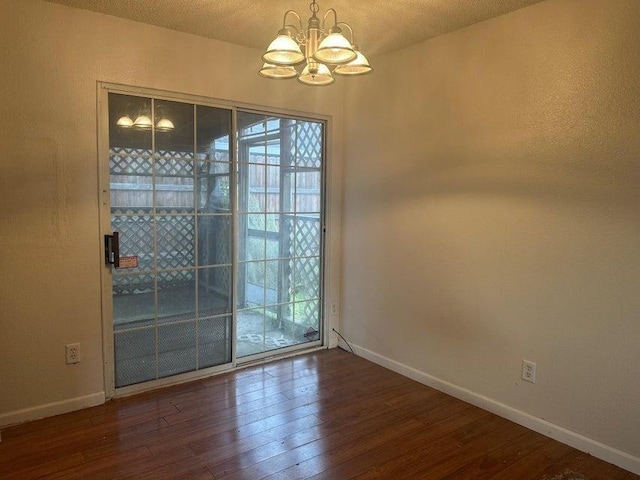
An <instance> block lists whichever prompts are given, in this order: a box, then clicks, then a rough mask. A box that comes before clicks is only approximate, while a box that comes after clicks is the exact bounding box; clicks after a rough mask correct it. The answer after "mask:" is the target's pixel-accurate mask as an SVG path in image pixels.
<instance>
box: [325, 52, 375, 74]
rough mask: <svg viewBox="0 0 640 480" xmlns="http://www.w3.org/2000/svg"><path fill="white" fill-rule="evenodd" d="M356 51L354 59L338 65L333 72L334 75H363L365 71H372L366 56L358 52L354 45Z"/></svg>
mask: <svg viewBox="0 0 640 480" xmlns="http://www.w3.org/2000/svg"><path fill="white" fill-rule="evenodd" d="M354 49H355V52H356V59H355V60H353V61H351V62H349V63H345V64H344V65H338V66H337V67H336V68H335V70H334V71H333V73H335V74H336V75H364V74H366V73H371V72H373V68H371V65H369V61H368V60H367V59H366V57H365V56H364V55H363V54H362V53H360V51H359V50H358V47H354Z"/></svg>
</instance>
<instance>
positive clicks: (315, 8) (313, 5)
mask: <svg viewBox="0 0 640 480" xmlns="http://www.w3.org/2000/svg"><path fill="white" fill-rule="evenodd" d="M309 10H311V13H313V15H314V16H315V15H316V13H318V12H319V11H320V6H318V4H317V3H316V0H313V1H312V2H311V3H310V4H309Z"/></svg>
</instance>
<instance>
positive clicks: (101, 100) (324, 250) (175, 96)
mask: <svg viewBox="0 0 640 480" xmlns="http://www.w3.org/2000/svg"><path fill="white" fill-rule="evenodd" d="M109 93H118V94H124V95H133V96H142V97H153V98H155V99H160V100H167V101H178V102H180V101H183V102H187V103H193V104H198V105H203V106H208V107H217V108H224V109H228V110H231V118H232V121H231V134H230V135H231V151H230V155H231V166H232V172H231V180H230V181H231V182H232V184H233V194H232V199H231V204H232V218H233V222H234V226H233V231H234V235H233V251H232V255H233V258H232V264H233V271H232V274H233V281H234V288H233V299H232V301H233V309H232V346H231V352H232V354H231V362H230V363H228V364H224V365H218V366H214V367H209V368H204V369H201V370H196V371H192V372H186V373H181V374H177V375H173V376H169V377H164V378H160V379H156V380H150V381H147V382H143V383H140V384H135V385H130V386H126V387H120V388H117V389H116V388H115V359H114V344H113V302H112V301H111V298H112V293H113V291H112V277H113V274H112V270H111V268H110V267H107V266H106V265H105V262H104V259H103V251H104V246H103V244H102V242H103V238H104V235H108V234H111V211H110V174H109V102H108V96H109ZM237 110H242V111H245V112H252V113H258V114H264V115H282V116H286V117H288V118H293V119H300V120H305V121H316V122H322V123H323V135H322V142H323V144H322V155H323V168H322V171H321V182H322V183H321V195H322V198H321V200H322V206H321V208H322V212H321V239H320V252H321V257H322V259H321V274H320V291H321V301H320V306H319V308H320V312H319V314H320V339H319V340H317V341H315V342H311V343H312V345H309V344H306V343H305V344H300V345H294V346H291V347H286V348H282V349H278V350H272V351H268V352H264V354H262V355H260V356H259V357H257V356H255V355H254V356H250V357H245V358H242V359H241V360H240V361H238V359H237V358H236V336H237V335H236V327H237V295H238V292H237V288H236V285H235V283H236V282H237V278H238V277H237V274H238V272H237V269H238V262H237V253H238V238H237V237H238V235H237V232H238V230H237V229H238V195H237V188H238V186H237V168H236V166H237V148H238V142H237V122H236V117H237ZM96 111H97V117H98V118H97V137H98V138H97V148H98V155H97V161H98V165H97V167H98V192H99V196H98V198H99V205H98V207H99V208H98V213H99V232H98V233H99V236H98V241H99V252H100V272H101V275H100V277H101V296H100V301H101V314H102V358H103V375H104V389H105V398H106V399H111V398H116V397H121V396H127V395H131V394H134V393H139V392H143V391H147V390H153V389H156V388H159V387H164V386H169V385H174V384H179V383H184V382H188V381H191V380H196V379H200V378H205V377H208V376H211V375H215V374H219V373H222V372H226V371H230V370H234V369H236V368H240V367H243V366H246V365H249V364H254V363H262V362H265V361H270V360H272V359H276V358H285V357H288V356H292V355H297V354H300V353H307V352H310V351H314V350H320V349H326V348H328V347H329V346H330V335H329V331H330V328H329V324H330V319H329V316H328V315H327V314H326V313H327V312H332V314H335V313H334V310H335V305H336V304H337V300H336V299H329V298H328V294H327V292H328V289H327V285H326V279H327V271H328V269H329V267H330V263H331V262H330V259H329V258H328V257H329V255H328V252H329V248H328V242H327V238H326V232H327V227H326V226H327V223H328V222H327V217H328V213H329V202H328V191H327V183H328V181H327V179H328V171H329V167H330V162H329V156H328V152H329V148H328V147H329V142H330V135H329V126H330V121H331V117H330V116H326V115H318V114H309V113H306V112H297V111H291V110H286V109H279V108H271V107H269V108H266V107H257V106H255V105H251V104H243V103H239V102H230V101H225V100H220V99H215V98H208V97H203V96H197V95H189V94H184V93H174V92H168V91H164V90H157V89H153V88H146V87H134V86H130V85H123V84H117V83H111V82H102V81H98V82H97V108H96ZM334 343H335V342H334ZM334 346H335V345H334Z"/></svg>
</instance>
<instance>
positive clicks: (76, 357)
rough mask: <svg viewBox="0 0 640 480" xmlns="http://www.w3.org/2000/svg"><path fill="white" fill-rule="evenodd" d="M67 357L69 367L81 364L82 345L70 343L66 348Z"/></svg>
mask: <svg viewBox="0 0 640 480" xmlns="http://www.w3.org/2000/svg"><path fill="white" fill-rule="evenodd" d="M64 350H65V353H66V356H67V365H71V364H73V363H80V344H79V343H70V344H68V345H65V347H64Z"/></svg>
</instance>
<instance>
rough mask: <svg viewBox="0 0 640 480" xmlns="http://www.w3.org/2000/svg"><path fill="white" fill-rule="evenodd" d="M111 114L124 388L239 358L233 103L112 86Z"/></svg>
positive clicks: (117, 342)
mask: <svg viewBox="0 0 640 480" xmlns="http://www.w3.org/2000/svg"><path fill="white" fill-rule="evenodd" d="M127 119H128V120H127ZM109 123H110V124H109V160H110V198H111V206H110V208H111V227H112V230H113V231H117V232H119V237H120V259H121V265H125V266H126V268H119V269H114V270H113V277H112V278H113V281H112V297H113V312H114V319H113V324H114V357H115V358H114V364H115V386H116V388H118V387H124V386H127V385H132V384H136V383H140V382H144V381H148V380H154V379H158V378H162V377H166V376H170V375H175V374H179V373H183V372H190V371H194V370H198V369H201V368H206V367H211V366H214V365H219V364H223V363H229V362H231V349H232V340H233V339H232V334H231V332H232V323H231V314H232V308H231V307H232V301H231V299H232V285H233V282H232V253H231V252H232V238H233V221H232V212H231V209H230V200H229V199H230V198H231V197H230V195H231V194H230V180H229V172H230V171H231V168H230V162H231V157H230V155H229V152H230V148H229V147H230V138H231V135H230V132H231V111H230V110H226V109H219V108H213V107H204V106H200V105H194V104H190V103H183V102H171V101H166V100H157V99H153V98H145V97H137V96H129V95H120V94H115V93H110V94H109ZM123 259H126V260H127V261H124V262H123Z"/></svg>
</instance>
